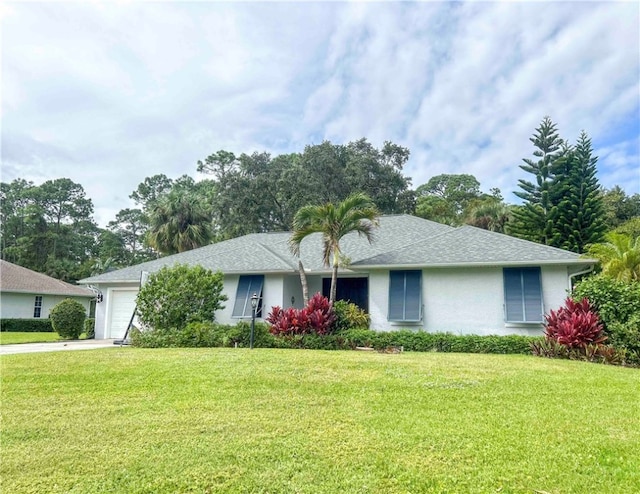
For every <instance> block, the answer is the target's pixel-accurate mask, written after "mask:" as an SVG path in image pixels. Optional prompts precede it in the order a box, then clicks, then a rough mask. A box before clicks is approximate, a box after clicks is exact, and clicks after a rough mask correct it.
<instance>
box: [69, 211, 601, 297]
mask: <svg viewBox="0 0 640 494" xmlns="http://www.w3.org/2000/svg"><path fill="white" fill-rule="evenodd" d="M290 236H291V233H289V232H281V233H254V234H250V235H245V236H243V237H238V238H234V239H231V240H226V241H223V242H219V243H216V244H211V245H207V246H205V247H201V248H199V249H194V250H190V251H188V252H183V253H181V254H174V255H171V256H167V257H163V258H161V259H156V260H154V261H149V262H145V263H142V264H138V265H135V266H130V267H128V268H124V269H120V270H117V271H111V272H109V273H104V274H101V275H99V276H94V277H91V278H87V279H84V280H80V282H81V283H87V284H99V283H118V282H129V283H131V282H139V281H140V276H141V273H142V272H143V271H147V272H150V273H153V272H155V271H158V270H160V269H161V268H163V267H165V266H172V265H174V264H190V265H195V264H199V265H201V266H203V267H205V268H208V269H211V270H214V271H218V270H220V271H222V272H223V273H274V272H291V273H293V272H296V271H297V267H298V261H297V259H296V258H295V257H294V256H293V255H292V254H291V251H290V249H289V243H288V241H289V238H290ZM340 246H341V248H342V252H343V254H344V255H345V256H346V257H348V258H349V259H350V261H351V263H350V267H351V268H352V269H353V270H360V269H365V268H386V267H407V266H415V267H418V266H422V267H428V266H453V265H455V266H472V265H510V264H511V265H514V264H594V263H595V262H596V261H594V260H593V259H581V258H580V256H579V255H578V254H575V253H573V252H568V251H565V250H561V249H556V248H553V247H548V246H546V245H540V244H536V243H533V242H529V241H526V240H521V239H517V238H514V237H509V236H507V235H502V234H500V233H494V232H489V231H486V230H481V229H479V228H475V227H472V226H463V227H460V228H454V227H451V226H448V225H442V224H440V223H435V222H433V221H429V220H424V219H422V218H418V217H415V216H410V215H389V216H382V217H381V218H380V227H379V228H377V229H375V230H374V241H373V243H372V244H369V243H368V242H367V241H366V239H364V238H363V237H360V236H358V234H356V233H351V234H349V235H347V236H345V237H344V238H343V239H342V240H341V242H340ZM300 253H301V255H300V257H301V260H302V262H303V264H304V267H305V270H306V271H308V272H329V269H328V268H327V267H325V266H324V265H323V264H322V238H321V235H320V234H314V235H310V236H309V237H308V238H306V239H304V240H303V241H302V244H301V247H300Z"/></svg>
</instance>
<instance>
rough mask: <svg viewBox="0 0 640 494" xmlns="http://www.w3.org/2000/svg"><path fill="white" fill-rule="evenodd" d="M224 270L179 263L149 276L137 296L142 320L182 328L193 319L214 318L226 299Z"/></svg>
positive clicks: (156, 327)
mask: <svg viewBox="0 0 640 494" xmlns="http://www.w3.org/2000/svg"><path fill="white" fill-rule="evenodd" d="M222 287H223V276H222V273H220V272H218V273H213V272H212V271H210V270H208V269H205V268H203V267H202V266H193V267H191V266H186V265H180V264H177V265H175V266H172V267H164V268H162V269H161V270H160V271H158V272H157V273H154V274H152V275H151V276H149V281H148V282H147V283H145V284H144V286H143V287H142V288H141V289H140V292H139V293H138V297H137V304H138V305H137V307H138V315H139V318H140V321H142V323H143V324H144V325H145V326H146V327H147V328H148V329H154V330H167V329H169V328H183V327H185V326H186V325H187V324H188V323H190V322H212V321H214V319H215V312H216V311H217V310H220V309H223V308H224V305H222V302H223V301H225V300H227V297H226V295H224V294H223V293H222Z"/></svg>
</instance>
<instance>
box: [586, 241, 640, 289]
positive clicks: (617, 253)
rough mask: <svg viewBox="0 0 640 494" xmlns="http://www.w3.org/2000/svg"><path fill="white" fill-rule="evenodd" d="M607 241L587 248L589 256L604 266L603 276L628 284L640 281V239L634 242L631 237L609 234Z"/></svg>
mask: <svg viewBox="0 0 640 494" xmlns="http://www.w3.org/2000/svg"><path fill="white" fill-rule="evenodd" d="M605 239H606V240H607V241H606V242H604V243H600V244H592V245H590V246H589V247H588V248H587V255H589V256H591V257H595V258H596V259H598V260H599V261H600V263H601V264H602V274H604V275H606V276H610V277H612V278H615V279H617V280H619V281H626V282H627V283H630V282H632V281H640V237H636V239H635V240H633V239H632V238H631V236H630V235H625V234H624V233H616V232H609V233H607V234H606V235H605Z"/></svg>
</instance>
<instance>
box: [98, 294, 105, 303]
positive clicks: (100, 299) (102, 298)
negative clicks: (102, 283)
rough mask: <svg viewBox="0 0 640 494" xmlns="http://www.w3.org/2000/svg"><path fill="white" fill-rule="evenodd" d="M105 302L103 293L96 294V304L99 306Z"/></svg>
mask: <svg viewBox="0 0 640 494" xmlns="http://www.w3.org/2000/svg"><path fill="white" fill-rule="evenodd" d="M103 300H104V297H103V296H102V292H98V293H97V294H96V303H98V304H99V303H100V302H102V301H103Z"/></svg>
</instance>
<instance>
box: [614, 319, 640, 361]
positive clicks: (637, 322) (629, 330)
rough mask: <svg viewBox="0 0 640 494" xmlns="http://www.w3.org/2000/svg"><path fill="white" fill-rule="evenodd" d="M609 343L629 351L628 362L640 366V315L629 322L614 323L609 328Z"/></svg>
mask: <svg viewBox="0 0 640 494" xmlns="http://www.w3.org/2000/svg"><path fill="white" fill-rule="evenodd" d="M607 332H608V334H609V343H611V345H613V346H614V347H616V348H624V349H625V350H626V351H627V361H628V363H630V364H633V365H640V314H635V315H633V316H631V317H630V318H629V319H628V320H627V322H625V323H622V322H618V321H616V322H613V323H611V324H609V326H608V328H607Z"/></svg>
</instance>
